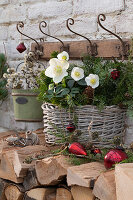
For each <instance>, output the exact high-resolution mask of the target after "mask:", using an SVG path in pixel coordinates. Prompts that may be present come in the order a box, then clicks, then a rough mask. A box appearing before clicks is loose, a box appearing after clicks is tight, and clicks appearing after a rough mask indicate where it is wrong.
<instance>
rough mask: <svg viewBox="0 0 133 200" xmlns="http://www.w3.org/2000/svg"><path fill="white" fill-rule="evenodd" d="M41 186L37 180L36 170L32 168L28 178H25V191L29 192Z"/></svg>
mask: <svg viewBox="0 0 133 200" xmlns="http://www.w3.org/2000/svg"><path fill="white" fill-rule="evenodd" d="M39 185H40V184H39V182H38V180H37V177H36V172H35V169H34V167H31V168H30V169H29V170H28V172H27V175H26V177H25V178H24V182H23V186H24V188H25V190H26V191H27V190H31V189H33V188H36V187H38V186H39Z"/></svg>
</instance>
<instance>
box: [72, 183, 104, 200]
mask: <svg viewBox="0 0 133 200" xmlns="http://www.w3.org/2000/svg"><path fill="white" fill-rule="evenodd" d="M71 192H72V196H73V198H74V200H94V199H95V197H94V195H93V194H92V190H91V189H90V188H87V187H81V186H72V188H71ZM102 200H103V199H102ZM106 200H107V199H106Z"/></svg>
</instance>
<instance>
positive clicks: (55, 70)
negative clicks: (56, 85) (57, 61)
mask: <svg viewBox="0 0 133 200" xmlns="http://www.w3.org/2000/svg"><path fill="white" fill-rule="evenodd" d="M61 73H62V67H61V66H58V65H57V66H56V67H54V74H55V75H57V76H59V75H60V74H61Z"/></svg>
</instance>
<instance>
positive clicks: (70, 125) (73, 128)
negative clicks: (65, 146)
mask: <svg viewBox="0 0 133 200" xmlns="http://www.w3.org/2000/svg"><path fill="white" fill-rule="evenodd" d="M66 129H67V130H68V131H69V132H70V133H71V132H73V131H75V129H76V128H75V126H74V124H73V123H69V125H68V126H67V127H66Z"/></svg>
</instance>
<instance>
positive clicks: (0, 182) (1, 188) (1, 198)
mask: <svg viewBox="0 0 133 200" xmlns="http://www.w3.org/2000/svg"><path fill="white" fill-rule="evenodd" d="M8 184H9V181H6V180H4V179H0V200H7V199H6V196H5V188H6V187H7V186H8Z"/></svg>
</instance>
